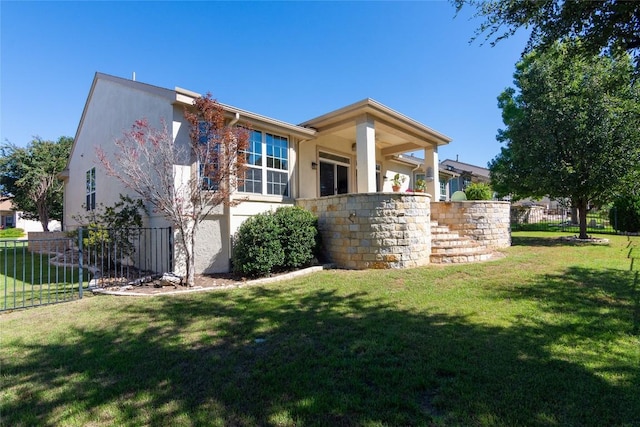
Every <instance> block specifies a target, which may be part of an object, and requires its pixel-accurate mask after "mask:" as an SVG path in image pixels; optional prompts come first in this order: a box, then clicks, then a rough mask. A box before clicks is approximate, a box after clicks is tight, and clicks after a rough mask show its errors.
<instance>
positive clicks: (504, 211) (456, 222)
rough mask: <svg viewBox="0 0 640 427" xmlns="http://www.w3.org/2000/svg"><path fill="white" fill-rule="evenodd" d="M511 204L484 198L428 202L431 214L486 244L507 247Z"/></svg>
mask: <svg viewBox="0 0 640 427" xmlns="http://www.w3.org/2000/svg"><path fill="white" fill-rule="evenodd" d="M510 206H511V204H510V203H509V202H496V201H487V200H467V201H463V202H437V203H432V204H431V217H432V219H433V220H434V221H438V224H440V225H446V226H448V227H449V229H450V230H451V231H457V232H458V233H459V234H460V235H462V236H468V237H471V238H473V239H474V240H476V241H478V242H479V243H481V244H482V245H483V246H485V247H486V248H489V249H498V248H507V247H509V246H511V224H510V221H509V216H510Z"/></svg>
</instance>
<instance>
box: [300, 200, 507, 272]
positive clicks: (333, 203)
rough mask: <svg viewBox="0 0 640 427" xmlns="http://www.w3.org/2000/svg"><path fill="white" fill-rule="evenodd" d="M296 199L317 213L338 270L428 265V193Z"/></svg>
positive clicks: (324, 242) (327, 245)
mask: <svg viewBox="0 0 640 427" xmlns="http://www.w3.org/2000/svg"><path fill="white" fill-rule="evenodd" d="M296 203H297V204H298V205H299V206H301V207H303V208H305V209H307V210H309V211H311V212H313V213H314V214H315V215H317V216H318V228H319V230H320V233H321V234H322V239H323V246H324V249H325V253H326V255H327V256H328V257H329V258H330V259H331V261H332V262H334V263H336V264H337V265H338V267H340V268H350V269H367V268H378V269H383V268H407V267H416V266H420V265H426V264H428V263H429V257H430V255H431V226H430V221H431V218H430V210H431V196H430V195H428V194H405V193H368V194H342V195H337V196H330V197H321V198H317V199H299V200H297V202H296ZM507 213H508V210H507ZM507 221H508V216H507Z"/></svg>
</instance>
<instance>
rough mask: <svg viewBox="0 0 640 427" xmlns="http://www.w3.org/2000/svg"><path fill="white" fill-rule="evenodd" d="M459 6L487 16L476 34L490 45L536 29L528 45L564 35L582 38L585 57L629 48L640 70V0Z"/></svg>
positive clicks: (461, 1)
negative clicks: (526, 30) (524, 30)
mask: <svg viewBox="0 0 640 427" xmlns="http://www.w3.org/2000/svg"><path fill="white" fill-rule="evenodd" d="M450 1H452V3H454V5H455V6H456V9H457V10H458V11H460V10H461V9H462V8H463V7H464V6H470V7H472V8H475V10H476V15H475V16H476V17H480V18H482V19H484V21H483V22H482V24H480V26H479V28H478V29H477V30H476V37H480V36H482V35H484V36H485V37H486V40H489V41H490V42H491V44H492V45H493V44H495V43H496V42H498V41H500V40H501V39H504V38H506V37H509V36H511V35H513V34H514V33H515V32H516V31H517V30H518V29H520V28H525V29H530V30H531V36H530V39H529V43H528V46H527V48H528V50H532V49H533V48H538V49H540V48H547V47H549V46H551V45H552V44H553V43H555V42H556V41H560V40H572V41H577V40H581V43H579V44H574V45H572V47H574V48H576V50H575V52H574V53H580V54H583V55H584V56H594V55H599V54H600V53H602V52H603V51H604V52H609V53H610V52H615V51H619V50H624V51H626V52H627V53H629V54H631V55H632V56H633V57H634V58H635V62H636V73H637V72H639V71H640V2H639V1H637V0H633V1H629V0H626V1H623V0H588V1H585V0H535V1H533V0H450Z"/></svg>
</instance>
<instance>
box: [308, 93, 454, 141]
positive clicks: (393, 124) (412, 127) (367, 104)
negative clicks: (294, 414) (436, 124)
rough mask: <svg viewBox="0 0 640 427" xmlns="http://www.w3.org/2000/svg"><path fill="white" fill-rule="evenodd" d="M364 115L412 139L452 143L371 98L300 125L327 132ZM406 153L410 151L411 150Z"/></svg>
mask: <svg viewBox="0 0 640 427" xmlns="http://www.w3.org/2000/svg"><path fill="white" fill-rule="evenodd" d="M363 115H370V116H372V117H373V118H374V119H375V121H376V127H377V125H381V126H382V127H383V128H393V129H395V130H400V131H402V132H403V133H405V134H406V135H408V136H410V137H412V139H417V140H421V141H425V140H426V141H429V143H431V144H432V145H436V146H439V145H445V144H448V143H449V142H451V138H449V137H448V136H446V135H444V134H442V133H440V132H437V131H435V130H433V129H431V128H430V127H428V126H426V125H424V124H422V123H420V122H418V121H416V120H414V119H412V118H410V117H408V116H405V115H404V114H401V113H399V112H397V111H395V110H393V109H391V108H389V107H387V106H386V105H384V104H382V103H380V102H378V101H376V100H373V99H371V98H366V99H363V100H361V101H358V102H355V103H353V104H351V105H347V106H346V107H342V108H339V109H337V110H334V111H331V112H329V113H327V114H323V115H321V116H319V117H316V118H314V119H311V120H307V121H306V122H303V123H300V126H304V127H310V128H314V129H317V130H318V131H327V130H331V129H332V128H339V127H341V126H344V125H345V124H346V123H353V121H354V120H357V118H358V117H361V116H363ZM406 151H410V149H407V150H406Z"/></svg>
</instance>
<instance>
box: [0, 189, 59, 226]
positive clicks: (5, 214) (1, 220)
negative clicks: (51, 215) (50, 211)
mask: <svg viewBox="0 0 640 427" xmlns="http://www.w3.org/2000/svg"><path fill="white" fill-rule="evenodd" d="M4 228H21V229H22V230H24V231H25V233H29V232H41V231H42V224H41V223H40V221H35V220H32V219H26V218H25V217H24V214H23V212H21V211H17V210H16V209H15V207H14V206H13V202H12V200H11V197H5V198H2V199H0V229H4ZM60 228H61V224H60V221H58V220H51V221H49V230H50V231H57V230H60Z"/></svg>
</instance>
